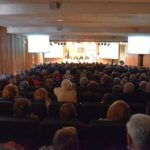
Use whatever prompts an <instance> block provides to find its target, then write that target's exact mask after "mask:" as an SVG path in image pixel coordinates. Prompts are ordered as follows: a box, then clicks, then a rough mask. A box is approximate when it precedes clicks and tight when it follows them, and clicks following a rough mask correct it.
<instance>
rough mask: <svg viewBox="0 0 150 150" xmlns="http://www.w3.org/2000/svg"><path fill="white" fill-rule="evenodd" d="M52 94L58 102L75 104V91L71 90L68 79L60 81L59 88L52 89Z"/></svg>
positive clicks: (70, 83)
mask: <svg viewBox="0 0 150 150" xmlns="http://www.w3.org/2000/svg"><path fill="white" fill-rule="evenodd" d="M54 94H55V95H56V97H57V100H58V102H70V103H76V102H77V98H76V90H75V89H74V88H73V85H72V82H71V81H70V80H68V79H64V80H63V81H62V83H61V87H57V88H54Z"/></svg>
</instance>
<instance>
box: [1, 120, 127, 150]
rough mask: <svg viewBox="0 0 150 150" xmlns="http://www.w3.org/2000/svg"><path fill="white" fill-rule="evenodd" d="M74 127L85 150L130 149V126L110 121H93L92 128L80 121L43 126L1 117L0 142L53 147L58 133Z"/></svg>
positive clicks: (46, 123) (34, 122) (44, 122)
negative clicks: (128, 128) (127, 144)
mask: <svg viewBox="0 0 150 150" xmlns="http://www.w3.org/2000/svg"><path fill="white" fill-rule="evenodd" d="M64 126H74V127H76V129H77V131H78V136H79V144H80V149H82V150H91V149H93V150H98V149H103V150H106V149H107V150H109V149H112V148H115V149H116V150H117V149H118V150H120V149H121V150H123V148H125V147H126V125H125V123H121V122H112V121H106V120H100V121H92V122H91V123H90V124H89V125H88V126H87V125H85V124H83V123H81V122H79V121H77V120H74V121H67V122H66V121H60V120H57V119H50V118H47V119H44V120H43V121H42V122H41V123H40V122H36V121H33V120H29V119H20V118H14V117H0V141H1V142H6V141H9V140H15V141H16V142H17V143H20V144H22V145H24V146H25V147H26V149H28V150H33V149H38V148H39V147H40V146H43V145H50V144H51V143H52V137H53V135H54V133H55V132H56V130H57V129H60V128H62V127H64Z"/></svg>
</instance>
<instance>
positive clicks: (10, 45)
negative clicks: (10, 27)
mask: <svg viewBox="0 0 150 150" xmlns="http://www.w3.org/2000/svg"><path fill="white" fill-rule="evenodd" d="M25 42H26V40H25V37H24V36H21V35H16V34H7V32H6V29H5V28H3V27H0V75H1V74H2V73H16V71H17V70H25V69H27V68H29V67H30V64H29V63H28V55H27V49H26V48H27V47H26V46H25V44H26V43H25Z"/></svg>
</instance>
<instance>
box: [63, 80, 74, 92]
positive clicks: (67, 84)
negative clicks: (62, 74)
mask: <svg viewBox="0 0 150 150" xmlns="http://www.w3.org/2000/svg"><path fill="white" fill-rule="evenodd" d="M61 87H62V88H63V89H65V90H70V89H72V82H71V81H70V80H68V79H64V80H63V81H62V83H61Z"/></svg>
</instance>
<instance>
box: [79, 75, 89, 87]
mask: <svg viewBox="0 0 150 150" xmlns="http://www.w3.org/2000/svg"><path fill="white" fill-rule="evenodd" d="M88 82H89V80H88V78H87V77H81V78H80V86H86V85H87V84H88Z"/></svg>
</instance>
